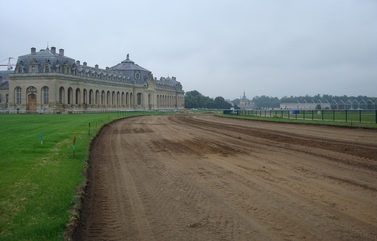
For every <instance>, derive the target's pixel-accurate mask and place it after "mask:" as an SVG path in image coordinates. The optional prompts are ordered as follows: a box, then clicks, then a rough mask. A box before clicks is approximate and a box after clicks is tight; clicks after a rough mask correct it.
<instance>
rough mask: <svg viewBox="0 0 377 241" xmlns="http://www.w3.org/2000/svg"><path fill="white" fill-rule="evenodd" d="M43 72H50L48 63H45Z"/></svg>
mask: <svg viewBox="0 0 377 241" xmlns="http://www.w3.org/2000/svg"><path fill="white" fill-rule="evenodd" d="M44 72H45V73H50V72H51V71H50V65H49V64H46V65H45V67H44Z"/></svg>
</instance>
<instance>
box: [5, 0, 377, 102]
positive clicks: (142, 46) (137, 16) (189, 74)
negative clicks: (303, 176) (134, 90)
mask: <svg viewBox="0 0 377 241" xmlns="http://www.w3.org/2000/svg"><path fill="white" fill-rule="evenodd" d="M0 9H1V14H0V31H1V38H0V46H1V47H0V61H2V60H4V59H6V58H8V57H15V58H16V59H15V60H14V61H13V62H14V63H15V62H16V61H17V57H18V56H20V55H25V54H29V53H30V48H31V47H35V48H37V50H39V49H43V48H46V47H47V43H48V45H49V47H51V46H55V47H57V48H63V49H64V52H65V55H66V56H68V57H71V58H73V59H76V60H80V61H81V63H82V62H84V61H86V62H87V63H88V65H90V66H94V65H95V64H98V65H99V66H100V68H105V67H106V66H109V67H111V66H114V65H116V64H118V63H119V62H121V61H122V60H124V59H126V55H127V53H129V54H130V59H131V60H133V61H134V62H135V63H137V64H139V65H140V66H142V67H144V68H146V69H148V70H150V71H152V73H153V75H154V77H157V78H160V77H167V76H175V77H177V80H178V81H180V82H181V83H182V85H183V89H184V90H185V91H192V90H198V91H199V92H201V93H202V94H203V95H205V96H209V97H212V98H215V97H217V96H222V97H224V98H225V99H235V98H239V97H240V96H241V95H242V94H243V92H244V91H245V92H246V96H247V97H249V98H250V99H251V98H252V97H254V96H261V95H267V96H273V97H279V98H281V97H283V96H291V95H293V96H300V95H307V94H308V95H311V96H313V95H316V94H321V95H322V94H330V95H348V96H358V95H366V96H370V97H377V1H375V0H354V1H349V0H312V1H311V0H263V1H262V0H260V1H254V0H232V1H225V0H188V1H178V0H176V1H161V0H137V1H135V0H132V1H128V0H119V1H116V0H107V1H103V0H101V1H97V0H88V1H83V0H74V1H71V0H65V1H45V0H39V1H31V0H18V1H9V0H7V1H5V0H0ZM1 64H6V61H3V62H1ZM1 69H2V70H4V68H1Z"/></svg>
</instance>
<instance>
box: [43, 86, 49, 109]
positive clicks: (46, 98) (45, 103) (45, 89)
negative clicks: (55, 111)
mask: <svg viewBox="0 0 377 241" xmlns="http://www.w3.org/2000/svg"><path fill="white" fill-rule="evenodd" d="M42 92H43V104H44V105H47V104H48V87H47V86H45V87H43V88H42Z"/></svg>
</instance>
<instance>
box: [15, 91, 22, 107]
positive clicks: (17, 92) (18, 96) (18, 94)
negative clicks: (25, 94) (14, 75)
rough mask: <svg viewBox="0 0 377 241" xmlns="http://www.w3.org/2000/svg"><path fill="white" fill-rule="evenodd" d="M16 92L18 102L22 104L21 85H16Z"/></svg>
mask: <svg viewBox="0 0 377 241" xmlns="http://www.w3.org/2000/svg"><path fill="white" fill-rule="evenodd" d="M15 93H16V104H17V105H20V104H21V87H16V89H15Z"/></svg>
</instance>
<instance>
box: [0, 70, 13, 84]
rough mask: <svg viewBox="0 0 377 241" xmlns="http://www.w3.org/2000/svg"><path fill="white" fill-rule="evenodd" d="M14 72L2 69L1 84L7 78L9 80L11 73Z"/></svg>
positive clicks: (0, 73)
mask: <svg viewBox="0 0 377 241" xmlns="http://www.w3.org/2000/svg"><path fill="white" fill-rule="evenodd" d="M12 73H14V70H3V71H0V84H1V83H2V82H5V81H6V80H8V76H9V74H12Z"/></svg>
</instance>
